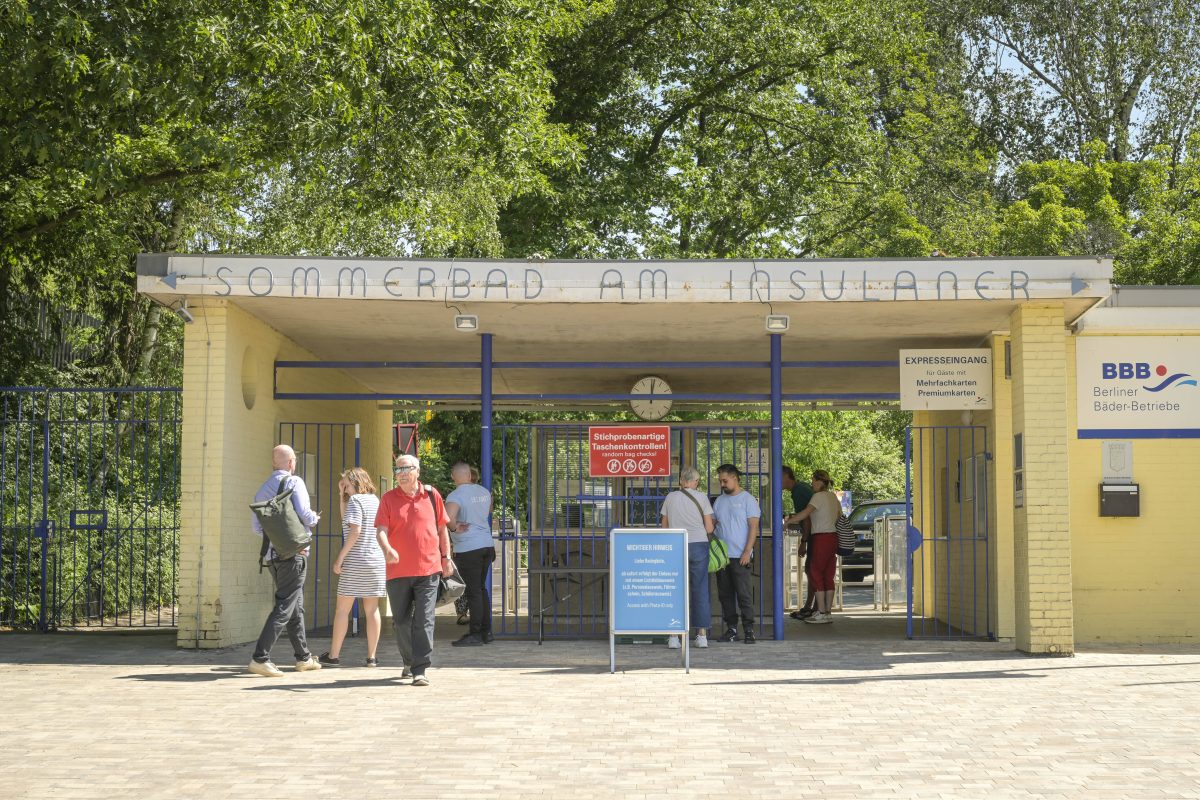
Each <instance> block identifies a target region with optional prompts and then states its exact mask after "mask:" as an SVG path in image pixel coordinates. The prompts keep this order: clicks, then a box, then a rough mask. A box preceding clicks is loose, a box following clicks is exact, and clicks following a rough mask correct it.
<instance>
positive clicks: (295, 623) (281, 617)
mask: <svg viewBox="0 0 1200 800" xmlns="http://www.w3.org/2000/svg"><path fill="white" fill-rule="evenodd" d="M267 569H269V570H271V577H273V578H274V579H275V605H274V606H272V607H271V613H270V615H268V616H267V622H266V624H265V625H263V629H262V633H261V634H260V635H259V637H258V644H257V645H256V646H255V648H254V660H255V661H269V660H270V659H271V648H272V647H274V646H275V642H276V641H278V639H279V636H280V634H282V633H283V632H284V630H287V635H288V638H289V639H291V640H292V651H293V654H294V655H295V656H296V660H297V661H304V660H305V659H307V658H308V657H309V655H310V653H309V652H308V640H307V639H306V638H305V637H304V578H305V576H306V575H307V574H308V556H296V557H295V558H289V559H287V560H286V561H272V562H271V563H270V565H269V566H268V567H267Z"/></svg>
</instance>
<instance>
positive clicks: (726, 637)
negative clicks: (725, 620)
mask: <svg viewBox="0 0 1200 800" xmlns="http://www.w3.org/2000/svg"><path fill="white" fill-rule="evenodd" d="M717 641H718V642H736V641H737V628H726V629H725V632H724V633H723V634H721V638H719V639H717Z"/></svg>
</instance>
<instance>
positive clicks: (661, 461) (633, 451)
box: [588, 425, 671, 478]
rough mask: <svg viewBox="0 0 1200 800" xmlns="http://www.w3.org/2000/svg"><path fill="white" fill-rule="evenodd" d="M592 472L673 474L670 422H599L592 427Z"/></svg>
mask: <svg viewBox="0 0 1200 800" xmlns="http://www.w3.org/2000/svg"><path fill="white" fill-rule="evenodd" d="M588 455H589V458H588V464H589V468H588V475H589V476H590V477H592V478H654V477H665V476H669V475H670V474H671V426H670V425H602V426H601V425H596V426H592V427H590V428H588Z"/></svg>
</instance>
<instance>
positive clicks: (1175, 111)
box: [935, 0, 1200, 164]
mask: <svg viewBox="0 0 1200 800" xmlns="http://www.w3.org/2000/svg"><path fill="white" fill-rule="evenodd" d="M935 9H936V12H935V13H937V14H938V15H939V17H940V18H941V19H943V20H944V21H946V22H947V23H948V25H949V27H950V29H951V30H953V29H955V28H957V29H959V30H961V31H963V32H964V34H965V39H966V41H967V42H968V43H969V46H970V51H969V58H970V61H971V64H972V67H973V80H972V81H971V87H972V89H973V100H974V107H975V109H976V110H977V113H978V119H979V121H980V124H981V126H982V128H983V129H984V130H985V131H987V132H988V134H989V136H990V138H991V139H992V140H993V141H994V142H995V143H996V146H997V147H999V148H1000V149H1001V151H1002V152H1004V153H1005V154H1006V156H1007V157H1008V160H1009V163H1010V164H1017V163H1021V162H1023V161H1026V160H1034V161H1042V160H1047V159H1051V158H1083V157H1084V156H1085V149H1086V147H1087V145H1088V143H1089V142H1097V141H1098V142H1102V143H1103V145H1104V155H1105V158H1107V159H1108V160H1111V161H1118V162H1119V161H1127V160H1138V159H1142V158H1146V157H1148V156H1149V155H1150V154H1151V153H1152V152H1153V151H1154V148H1155V147H1158V146H1160V145H1163V146H1166V147H1167V152H1168V156H1167V157H1168V159H1169V160H1170V161H1172V162H1178V161H1181V160H1182V159H1183V158H1184V153H1185V148H1186V144H1187V140H1188V137H1189V136H1190V135H1191V134H1192V133H1193V132H1195V131H1196V129H1197V127H1196V126H1197V122H1198V118H1197V113H1196V112H1197V104H1198V102H1200V95H1198V94H1197V91H1196V86H1197V85H1198V84H1200V6H1198V5H1197V4H1196V3H1194V2H1191V0H1076V2H1072V3H1059V2H1049V1H1048V0H1004V2H999V0H962V1H961V2H953V3H948V4H939V5H938V6H935Z"/></svg>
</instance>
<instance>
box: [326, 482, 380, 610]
mask: <svg viewBox="0 0 1200 800" xmlns="http://www.w3.org/2000/svg"><path fill="white" fill-rule="evenodd" d="M377 511H379V498H378V497H376V496H375V495H373V494H356V495H353V496H351V497H350V499H349V500H347V501H346V513H345V515H344V516H343V518H342V542H343V543H345V541H346V537H347V536H349V535H350V526H351V525H358V526H359V527H360V528H361V531H360V532H359V534H358V541H356V542H355V543H354V547H353V548H352V549H351V550H350V552H349V553H347V554H346V559H345V560H344V561H343V562H342V574H341V576H340V578H339V580H338V588H337V593H338V595H340V596H342V597H385V596H386V595H387V580H386V572H387V563H386V561H385V560H384V557H383V550H382V549H381V548H380V547H379V542H378V541H377V540H376V539H375V513H376V512H377Z"/></svg>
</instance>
